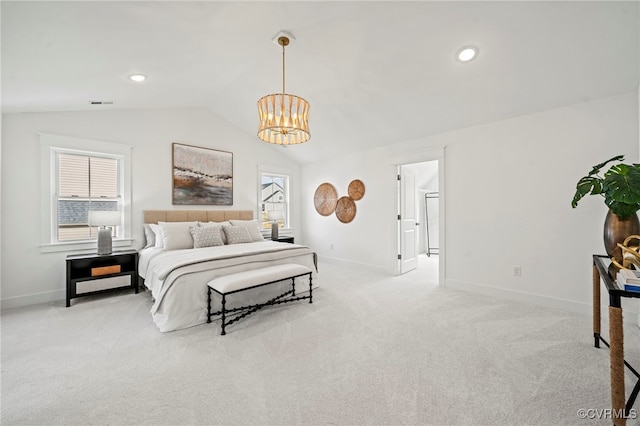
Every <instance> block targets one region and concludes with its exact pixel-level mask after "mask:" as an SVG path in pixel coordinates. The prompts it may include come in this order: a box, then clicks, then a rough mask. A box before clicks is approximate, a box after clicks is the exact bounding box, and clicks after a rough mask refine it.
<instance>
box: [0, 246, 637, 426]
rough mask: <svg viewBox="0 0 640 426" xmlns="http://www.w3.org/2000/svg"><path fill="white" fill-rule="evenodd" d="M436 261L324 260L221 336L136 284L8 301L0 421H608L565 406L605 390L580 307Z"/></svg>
mask: <svg viewBox="0 0 640 426" xmlns="http://www.w3.org/2000/svg"><path fill="white" fill-rule="evenodd" d="M435 259H437V257H435V258H432V259H426V258H425V259H423V261H422V263H421V266H420V268H419V269H418V270H417V271H414V272H411V273H409V274H405V275H403V276H400V277H389V276H384V275H380V274H376V273H373V272H370V271H368V270H366V269H361V268H357V267H345V266H341V265H332V264H326V263H321V264H320V274H319V276H318V282H319V284H320V288H319V289H318V290H317V291H315V292H314V303H313V304H312V305H309V304H308V303H306V302H300V303H294V304H289V305H284V306H279V307H274V308H269V309H265V310H262V311H260V312H259V313H256V314H254V315H252V316H251V317H249V318H247V319H245V320H242V321H240V322H239V323H237V324H233V325H232V326H230V327H229V329H228V334H227V335H226V336H220V334H219V331H220V330H219V324H218V323H217V322H216V323H214V324H209V325H206V324H205V325H202V326H198V327H193V328H190V329H187V330H181V331H176V332H171V333H164V334H163V333H160V332H158V330H157V329H156V328H155V326H154V325H153V323H152V321H151V318H150V314H149V308H150V307H151V300H150V296H149V293H148V292H145V293H141V294H138V295H134V294H131V292H123V293H121V294H115V295H111V296H101V297H92V298H82V299H76V300H75V301H74V302H73V306H72V307H71V308H64V302H63V301H60V302H58V303H55V304H51V305H39V306H33V307H28V308H23V309H18V310H7V311H5V312H2V399H1V402H2V405H1V408H0V409H1V422H2V425H103V424H104V425H107V424H109V425H190V424H203V425H204V424H218V425H236V424H237V425H244V424H247V425H249V424H251V425H254V424H260V425H261V424H267V425H289V424H291V425H323V424H330V425H357V424H380V425H396V424H413V425H594V424H603V425H605V424H611V423H610V421H608V420H606V419H600V420H598V419H595V420H593V419H586V420H583V419H580V418H579V416H578V410H580V409H605V408H608V407H609V401H610V396H609V365H608V362H609V358H608V356H609V353H608V350H606V349H595V348H594V347H593V339H592V331H591V318H590V317H584V316H580V315H576V314H571V313H567V312H562V311H558V310H551V309H545V308H540V307H535V306H530V305H525V304H518V303H514V302H509V301H505V300H499V299H494V298H489V297H484V296H478V295H475V294H471V293H464V292H457V291H453V290H448V289H445V288H442V287H438V286H436V285H434V282H435V279H436V276H437V271H435V268H436V265H437V260H435ZM585 285H590V283H586V284H585ZM627 334H628V337H627V342H626V345H627V350H628V352H629V357H630V358H631V359H630V361H631V362H632V363H635V364H636V365H637V366H640V356H639V355H638V350H637V349H638V348H640V342H639V341H638V330H637V329H636V328H634V327H627ZM631 378H632V377H631V376H630V378H629V385H628V386H630V385H631ZM629 390H630V388H628V391H629ZM629 424H630V425H631V424H636V423H634V422H630V423H629Z"/></svg>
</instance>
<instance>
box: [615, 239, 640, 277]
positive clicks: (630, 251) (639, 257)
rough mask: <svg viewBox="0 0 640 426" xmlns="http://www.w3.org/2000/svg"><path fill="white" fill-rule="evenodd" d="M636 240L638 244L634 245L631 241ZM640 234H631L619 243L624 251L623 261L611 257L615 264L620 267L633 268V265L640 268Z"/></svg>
mask: <svg viewBox="0 0 640 426" xmlns="http://www.w3.org/2000/svg"><path fill="white" fill-rule="evenodd" d="M632 241H633V242H635V244H636V245H632V244H631V242H632ZM639 243H640V235H629V236H628V237H627V238H625V240H624V241H623V242H622V244H621V243H618V247H619V248H620V250H621V251H622V263H619V262H618V261H617V260H616V259H611V261H612V262H613V264H614V265H616V266H617V267H618V268H620V269H631V268H633V267H635V268H637V269H640V246H638V244H639Z"/></svg>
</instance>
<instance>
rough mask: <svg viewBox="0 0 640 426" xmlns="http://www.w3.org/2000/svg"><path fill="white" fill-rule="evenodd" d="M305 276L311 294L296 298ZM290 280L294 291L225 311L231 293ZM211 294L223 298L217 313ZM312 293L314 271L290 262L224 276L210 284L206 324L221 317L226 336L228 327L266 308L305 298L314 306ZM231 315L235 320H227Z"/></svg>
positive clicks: (223, 332)
mask: <svg viewBox="0 0 640 426" xmlns="http://www.w3.org/2000/svg"><path fill="white" fill-rule="evenodd" d="M305 275H308V276H309V295H308V296H297V297H296V278H299V277H303V276H305ZM288 279H290V280H291V290H288V291H286V292H285V293H282V294H281V295H279V296H276V297H274V298H273V299H271V300H268V301H267V302H264V303H259V304H256V305H248V306H241V307H238V308H232V309H227V308H226V303H227V296H228V295H230V294H234V293H239V292H241V291H245V290H250V289H252V288H257V287H262V286H265V285H269V284H274V283H277V282H280V281H284V280H288ZM211 291H215V292H216V293H218V294H219V295H220V296H222V309H221V310H220V311H218V312H211ZM312 292H313V290H312V286H311V269H309V268H307V267H306V266H303V265H297V264H291V263H287V264H284V265H274V266H268V267H266V268H260V269H254V270H251V271H243V272H238V273H235V274H230V275H225V276H222V277H218V278H216V279H213V280H211V281H209V282H208V283H207V322H208V323H210V322H211V317H212V316H214V315H222V323H221V327H222V332H221V333H220V334H221V335H223V336H224V335H225V334H227V333H226V332H225V328H226V326H228V325H230V324H233V323H234V322H236V321H238V320H240V319H242V318H244V317H246V316H247V315H250V314H252V313H254V312H256V311H258V310H260V309H262V308H264V307H265V306H270V305H276V304H280V303H288V302H294V301H296V300H305V299H309V303H313V299H312V296H313V293H312ZM228 314H232V315H234V317H233V318H232V319H228V317H227V316H228Z"/></svg>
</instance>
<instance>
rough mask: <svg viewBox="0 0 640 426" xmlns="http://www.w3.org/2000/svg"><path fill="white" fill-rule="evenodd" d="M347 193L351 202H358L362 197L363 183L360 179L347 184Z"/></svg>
mask: <svg viewBox="0 0 640 426" xmlns="http://www.w3.org/2000/svg"><path fill="white" fill-rule="evenodd" d="M348 192H349V197H351V199H352V200H354V201H358V200H359V199H361V198H362V197H364V183H362V181H361V180H360V179H355V180H352V181H351V183H350V184H349V189H348Z"/></svg>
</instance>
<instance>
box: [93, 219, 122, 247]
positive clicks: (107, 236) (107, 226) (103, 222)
mask: <svg viewBox="0 0 640 426" xmlns="http://www.w3.org/2000/svg"><path fill="white" fill-rule="evenodd" d="M120 221H121V216H120V212H119V211H117V210H112V211H98V210H91V211H90V212H89V226H98V227H99V228H98V254H111V248H112V238H111V234H112V233H111V226H118V225H120Z"/></svg>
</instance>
